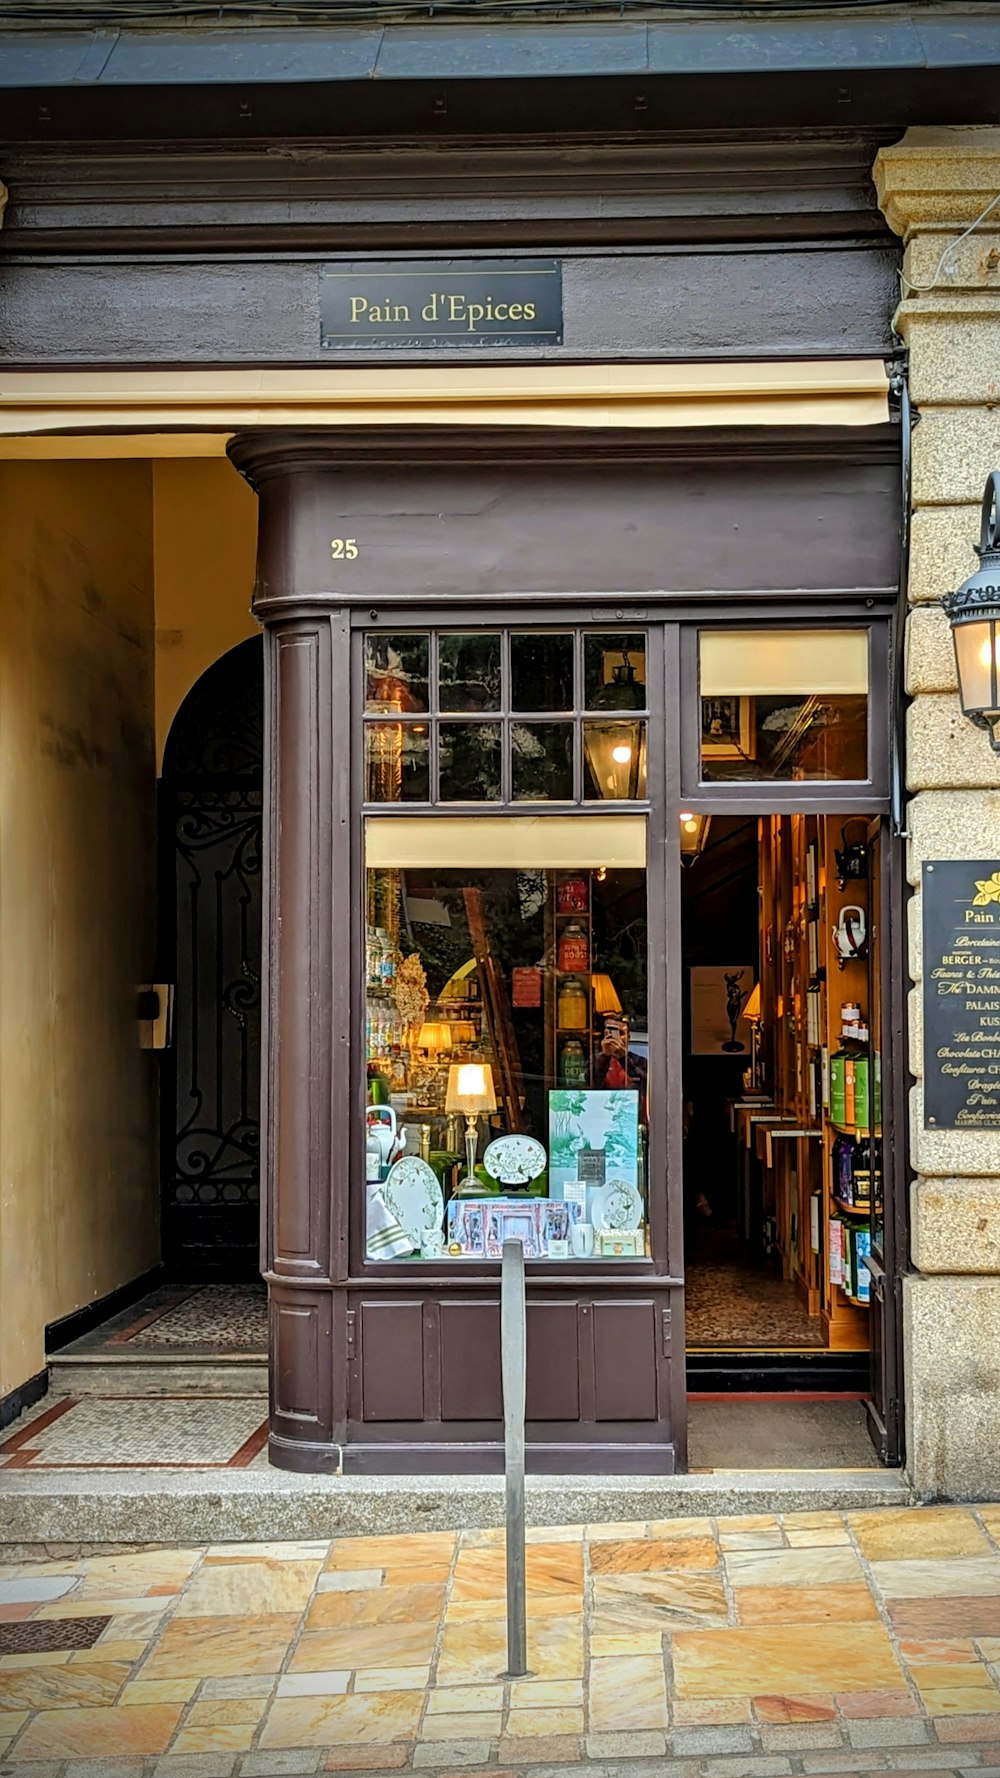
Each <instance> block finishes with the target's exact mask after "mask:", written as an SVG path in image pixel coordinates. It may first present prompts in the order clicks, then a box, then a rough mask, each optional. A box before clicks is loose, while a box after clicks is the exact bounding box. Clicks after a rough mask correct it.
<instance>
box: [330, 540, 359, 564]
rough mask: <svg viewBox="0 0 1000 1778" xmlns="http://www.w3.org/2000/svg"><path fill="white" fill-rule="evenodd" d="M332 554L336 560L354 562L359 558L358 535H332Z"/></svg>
mask: <svg viewBox="0 0 1000 1778" xmlns="http://www.w3.org/2000/svg"><path fill="white" fill-rule="evenodd" d="M330 554H331V556H332V557H333V559H334V561H335V562H354V561H356V560H357V558H358V554H359V550H358V540H357V538H356V537H331V539H330Z"/></svg>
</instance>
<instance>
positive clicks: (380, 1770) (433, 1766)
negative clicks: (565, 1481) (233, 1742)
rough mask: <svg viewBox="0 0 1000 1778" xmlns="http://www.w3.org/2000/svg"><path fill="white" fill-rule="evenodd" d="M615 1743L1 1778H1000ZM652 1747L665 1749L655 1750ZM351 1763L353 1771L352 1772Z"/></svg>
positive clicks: (926, 1760)
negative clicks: (603, 1751)
mask: <svg viewBox="0 0 1000 1778" xmlns="http://www.w3.org/2000/svg"><path fill="white" fill-rule="evenodd" d="M885 1726H886V1727H888V1726H889V1725H885ZM591 1739H593V1737H591ZM598 1739H604V1740H610V1739H611V1737H610V1736H605V1737H598ZM617 1739H619V1740H620V1741H622V1742H626V1741H628V1740H634V1741H635V1743H636V1751H635V1754H634V1756H632V1757H629V1756H628V1755H627V1754H623V1756H622V1757H618V1758H614V1757H606V1756H605V1757H600V1756H597V1757H594V1756H592V1755H590V1754H589V1753H588V1751H587V1749H586V1747H585V1746H584V1745H583V1744H581V1747H580V1753H579V1756H578V1757H577V1758H576V1759H568V1760H567V1759H566V1758H565V1757H564V1758H563V1759H562V1760H557V1761H552V1760H550V1759H547V1758H546V1757H545V1752H546V1750H545V1748H544V1746H542V1745H541V1744H540V1745H539V1750H538V1751H539V1753H540V1754H541V1755H542V1757H541V1758H538V1759H534V1758H526V1757H525V1755H524V1754H523V1753H522V1755H521V1758H520V1760H519V1761H510V1760H507V1761H505V1760H504V1759H503V1758H502V1757H497V1756H495V1755H491V1754H490V1751H489V1744H487V1743H476V1742H473V1741H468V1742H449V1743H447V1744H443V1745H442V1746H441V1747H440V1748H438V1749H437V1750H436V1757H435V1758H434V1759H433V1760H430V1759H426V1760H423V1761H422V1762H421V1764H420V1766H419V1768H417V1767H415V1766H414V1765H413V1763H412V1759H411V1754H412V1751H413V1749H412V1747H411V1745H409V1744H383V1745H381V1746H376V1745H371V1744H369V1745H367V1746H364V1747H358V1746H356V1747H354V1748H353V1749H347V1748H341V1749H336V1748H317V1747H313V1748H301V1749H294V1748H289V1749H286V1750H280V1751H279V1750H275V1751H273V1752H265V1751H257V1752H252V1753H242V1754H240V1753H221V1752H220V1753H201V1754H180V1755H177V1754H165V1755H160V1756H159V1757H158V1758H150V1759H136V1758H121V1759H118V1758H115V1757H114V1756H113V1755H112V1756H107V1757H103V1758H100V1759H68V1760H16V1759H10V1758H9V1757H8V1758H3V1757H0V1778H314V1775H318V1774H320V1773H326V1772H330V1771H334V1772H337V1773H338V1774H339V1778H400V1774H401V1773H402V1774H404V1775H405V1774H406V1773H407V1772H414V1771H415V1770H419V1771H420V1772H421V1774H422V1775H423V1778H459V1775H460V1778H590V1775H593V1778H826V1775H830V1778H832V1775H833V1774H835V1773H836V1774H839V1773H851V1774H853V1775H854V1778H865V1775H866V1774H869V1773H871V1774H874V1773H876V1772H877V1773H896V1774H904V1773H910V1774H919V1778H932V1775H933V1774H935V1773H939V1774H942V1778H997V1775H998V1774H1000V1746H996V1745H995V1744H989V1745H987V1744H985V1743H983V1744H981V1745H980V1746H979V1747H978V1748H977V1747H976V1746H975V1745H973V1744H970V1743H968V1742H965V1743H962V1744H960V1745H956V1744H954V1743H952V1744H946V1743H943V1742H940V1741H930V1740H928V1741H926V1742H924V1743H923V1744H922V1745H921V1746H920V1747H915V1746H901V1745H899V1744H898V1742H897V1743H896V1744H895V1745H893V1744H892V1743H890V1744H888V1745H885V1746H880V1747H879V1748H878V1749H872V1748H869V1749H866V1750H864V1751H861V1750H858V1749H857V1748H847V1747H845V1746H842V1745H841V1746H839V1747H838V1748H836V1749H834V1748H831V1749H829V1750H824V1751H822V1752H819V1751H817V1750H816V1746H815V1742H810V1741H809V1740H808V1739H807V1738H804V1739H805V1745H804V1746H802V1747H800V1748H798V1749H792V1748H789V1749H788V1750H787V1751H786V1752H785V1753H783V1754H774V1753H771V1754H768V1753H765V1752H762V1751H761V1746H762V1744H761V1741H760V1739H759V1736H756V1735H755V1736H754V1739H753V1750H752V1751H749V1752H748V1751H742V1752H739V1753H733V1752H729V1753H726V1752H722V1751H719V1752H715V1753H712V1752H711V1751H710V1750H709V1743H710V1741H711V1732H710V1731H706V1732H705V1744H704V1749H703V1752H702V1754H701V1756H700V1757H699V1756H698V1755H696V1754H695V1753H694V1751H693V1750H692V1751H691V1753H689V1754H687V1755H685V1754H683V1753H681V1752H680V1750H679V1748H678V1747H677V1745H676V1742H677V1736H676V1735H672V1734H671V1733H670V1732H669V1731H666V1732H664V1733H657V1734H655V1735H654V1734H650V1732H649V1731H642V1732H636V1733H635V1734H634V1735H633V1736H629V1735H628V1734H623V1735H621V1736H619V1737H617ZM654 1741H655V1742H656V1743H658V1744H661V1745H658V1746H657V1748H656V1750H655V1751H654V1748H653V1745H652V1744H653V1742H654ZM719 1743H720V1747H721V1746H722V1745H728V1744H726V1743H724V1742H723V1738H722V1736H721V1735H720V1736H719ZM417 1745H418V1747H419V1746H420V1745H421V1744H419V1743H418V1744H417ZM424 1746H425V1749H426V1750H427V1751H429V1748H427V1747H426V1744H424ZM348 1756H350V1757H351V1758H352V1760H353V1761H354V1763H352V1764H348V1763H347V1759H348ZM366 1756H367V1757H366Z"/></svg>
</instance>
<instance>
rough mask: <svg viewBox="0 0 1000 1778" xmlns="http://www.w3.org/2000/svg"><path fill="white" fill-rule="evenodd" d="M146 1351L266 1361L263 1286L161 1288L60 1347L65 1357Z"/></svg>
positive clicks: (141, 1353) (120, 1355)
mask: <svg viewBox="0 0 1000 1778" xmlns="http://www.w3.org/2000/svg"><path fill="white" fill-rule="evenodd" d="M150 1352H156V1353H170V1354H172V1355H180V1354H185V1355H189V1356H191V1357H198V1356H206V1357H210V1356H211V1355H212V1354H213V1353H216V1352H224V1353H228V1354H244V1355H246V1356H247V1357H254V1358H261V1359H266V1356H267V1291H266V1289H265V1286H264V1285H263V1284H262V1283H261V1282H259V1281H258V1282H257V1283H250V1284H201V1285H190V1286H187V1287H183V1286H166V1285H165V1286H163V1287H162V1288H161V1289H159V1290H154V1291H151V1292H150V1294H149V1296H146V1297H143V1298H142V1300H141V1301H140V1302H138V1303H133V1305H132V1307H131V1308H130V1309H124V1310H122V1312H121V1313H120V1314H118V1315H115V1316H112V1318H111V1319H110V1320H108V1321H105V1322H104V1323H103V1324H102V1325H101V1326H100V1327H97V1328H94V1329H93V1331H92V1332H91V1333H88V1334H84V1335H83V1337H82V1338H81V1339H79V1340H74V1341H73V1343H72V1344H71V1345H70V1346H66V1347H64V1348H63V1354H64V1355H66V1354H70V1355H73V1354H81V1355H84V1356H87V1357H95V1356H97V1355H99V1354H106V1355H107V1356H108V1357H109V1358H117V1359H122V1358H128V1357H135V1358H140V1357H142V1356H144V1355H145V1354H148V1353H150Z"/></svg>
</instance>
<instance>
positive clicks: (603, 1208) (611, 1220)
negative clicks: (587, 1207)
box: [594, 1179, 642, 1234]
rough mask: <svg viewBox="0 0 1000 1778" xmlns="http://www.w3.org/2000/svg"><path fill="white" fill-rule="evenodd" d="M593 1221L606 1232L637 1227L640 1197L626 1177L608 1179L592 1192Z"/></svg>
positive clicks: (640, 1211) (640, 1219)
mask: <svg viewBox="0 0 1000 1778" xmlns="http://www.w3.org/2000/svg"><path fill="white" fill-rule="evenodd" d="M594 1223H595V1225H596V1227H597V1228H599V1229H602V1230H604V1232H605V1233H606V1234H618V1233H619V1231H620V1230H622V1229H637V1228H639V1227H640V1225H641V1223H642V1199H641V1197H640V1196H639V1192H638V1189H637V1187H636V1186H634V1185H630V1184H629V1182H628V1180H627V1179H609V1180H608V1183H607V1185H602V1186H601V1187H600V1189H599V1190H598V1191H596V1192H595V1193H594Z"/></svg>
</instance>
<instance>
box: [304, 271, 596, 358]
mask: <svg viewBox="0 0 1000 1778" xmlns="http://www.w3.org/2000/svg"><path fill="white" fill-rule="evenodd" d="M319 292H320V297H319V310H320V343H321V345H322V346H323V347H324V348H325V349H326V350H327V351H328V352H358V351H373V350H377V351H382V352H384V351H385V350H386V348H387V347H390V346H394V347H395V348H396V349H397V350H399V351H419V350H422V349H430V350H432V351H433V350H435V349H437V350H445V351H447V350H454V348H455V347H458V348H459V349H460V350H465V349H468V348H471V349H473V350H480V351H481V350H483V349H484V348H486V349H489V348H495V347H497V346H559V345H561V344H562V337H563V305H562V262H561V261H560V260H558V259H492V260H491V259H445V260H438V261H433V260H426V259H422V260H402V259H393V260H382V261H373V260H357V261H356V262H350V261H347V262H345V261H341V262H340V263H339V264H337V265H328V266H324V267H323V270H322V272H321V273H320V284H319Z"/></svg>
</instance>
